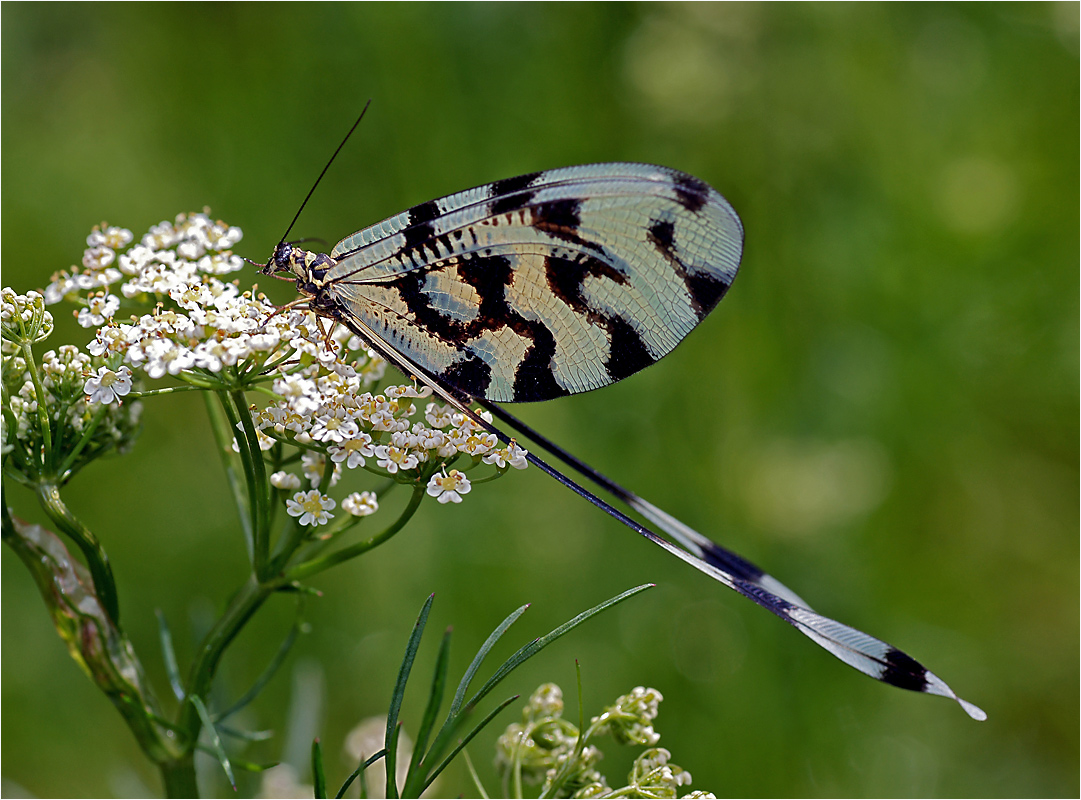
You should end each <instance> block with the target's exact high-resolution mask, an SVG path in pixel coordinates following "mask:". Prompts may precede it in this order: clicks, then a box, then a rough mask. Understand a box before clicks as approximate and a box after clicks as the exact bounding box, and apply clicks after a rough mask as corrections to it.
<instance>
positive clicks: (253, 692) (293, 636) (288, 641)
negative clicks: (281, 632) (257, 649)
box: [217, 619, 300, 722]
mask: <svg viewBox="0 0 1081 800" xmlns="http://www.w3.org/2000/svg"><path fill="white" fill-rule="evenodd" d="M299 634H300V620H299V619H297V621H296V622H294V623H293V627H292V628H290V629H289V633H288V634H286V636H285V640H284V641H283V642H282V643H281V646H280V647H279V648H278V652H276V653H275V654H274V658H272V659H270V663H269V664H267V668H266V669H265V670H263V674H262V675H260V676H259V677H258V678H257V679H256V681H255V683H253V684H252V687H251V688H250V689H248V691H246V692H245V693H244V695H243V696H242V697H241V698H240V699H239V700H237V701H236V702H235V703H233V704H232V705H231V706H229V708H227V709H225V711H223V712H221V713H220V714H218V717H217V719H218V721H219V722H220V721H221V720H223V719H228V718H229V717H231V716H232V715H233V714H235V713H236V712H238V711H240V709H242V708H244V707H245V706H246V705H248V703H250V702H251V701H252V700H254V699H255V698H256V697H257V696H258V695H259V692H261V691H263V687H265V686H266V685H267V684H268V683H269V682H270V680H271V678H273V677H274V675H275V673H276V672H277V671H278V669H279V667H281V665H282V662H284V661H285V657H286V656H287V655H289V650H290V649H292V647H293V643H294V642H296V640H297V636H298V635H299Z"/></svg>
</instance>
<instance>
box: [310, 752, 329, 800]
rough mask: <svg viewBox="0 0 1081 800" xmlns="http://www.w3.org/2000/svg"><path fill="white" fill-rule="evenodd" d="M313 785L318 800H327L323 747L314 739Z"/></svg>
mask: <svg viewBox="0 0 1081 800" xmlns="http://www.w3.org/2000/svg"><path fill="white" fill-rule="evenodd" d="M312 785H313V790H314V793H315V798H316V800H326V797H327V776H326V773H325V772H324V771H323V746H322V745H321V744H319V740H318V739H312Z"/></svg>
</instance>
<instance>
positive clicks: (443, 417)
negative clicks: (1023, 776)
mask: <svg viewBox="0 0 1081 800" xmlns="http://www.w3.org/2000/svg"><path fill="white" fill-rule="evenodd" d="M424 419H426V420H427V421H428V424H429V425H431V426H432V427H433V428H446V427H448V426H450V425H451V424H453V422H454V409H453V408H451V407H450V406H441V405H439V404H438V403H428V405H426V406H425V407H424Z"/></svg>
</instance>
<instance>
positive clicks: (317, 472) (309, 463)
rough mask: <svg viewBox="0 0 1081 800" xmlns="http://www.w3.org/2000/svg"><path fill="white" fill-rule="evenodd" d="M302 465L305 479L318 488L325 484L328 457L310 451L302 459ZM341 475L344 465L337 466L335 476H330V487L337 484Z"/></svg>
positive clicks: (335, 466)
mask: <svg viewBox="0 0 1081 800" xmlns="http://www.w3.org/2000/svg"><path fill="white" fill-rule="evenodd" d="M297 439H298V440H299V439H300V437H299V436H298V437H297ZM300 464H301V467H303V469H304V477H305V478H307V479H308V480H309V481H310V482H311V484H312V486H318V485H319V484H320V483H322V482H323V472H324V471H325V470H326V468H327V459H326V456H324V455H323V454H322V453H314V452H312V451H310V450H308V451H305V452H304V454H303V455H302V456H301V457H300ZM341 475H342V465H341V464H335V465H334V474H333V475H331V476H330V485H331V486H333V485H334V484H336V483H337V482H338V479H339V478H340V477H341Z"/></svg>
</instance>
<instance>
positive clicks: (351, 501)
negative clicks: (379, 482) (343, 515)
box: [342, 492, 379, 517]
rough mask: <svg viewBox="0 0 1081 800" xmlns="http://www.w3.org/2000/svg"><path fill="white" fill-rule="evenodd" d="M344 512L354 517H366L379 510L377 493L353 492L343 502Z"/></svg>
mask: <svg viewBox="0 0 1081 800" xmlns="http://www.w3.org/2000/svg"><path fill="white" fill-rule="evenodd" d="M342 510H343V511H347V512H348V513H350V514H352V515H353V516H354V517H366V516H368V515H369V514H374V513H375V512H376V511H378V510H379V500H378V499H377V498H376V496H375V492H353V493H352V494H351V495H349V496H348V497H346V498H345V499H344V500H342Z"/></svg>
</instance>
